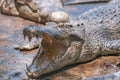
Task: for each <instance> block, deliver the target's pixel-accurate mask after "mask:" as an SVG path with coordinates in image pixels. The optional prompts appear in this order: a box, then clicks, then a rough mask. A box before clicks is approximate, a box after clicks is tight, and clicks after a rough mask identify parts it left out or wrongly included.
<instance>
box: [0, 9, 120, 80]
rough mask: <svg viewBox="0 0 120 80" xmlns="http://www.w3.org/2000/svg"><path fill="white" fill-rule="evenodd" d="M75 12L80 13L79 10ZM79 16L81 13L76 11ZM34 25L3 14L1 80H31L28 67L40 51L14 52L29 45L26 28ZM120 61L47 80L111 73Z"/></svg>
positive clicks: (74, 79) (98, 62)
mask: <svg viewBox="0 0 120 80" xmlns="http://www.w3.org/2000/svg"><path fill="white" fill-rule="evenodd" d="M73 9H74V10H76V11H77V9H76V8H73ZM68 11H69V10H68ZM69 12H71V11H69ZM76 14H78V13H77V12H76V13H75V15H76ZM30 24H35V23H33V22H30V21H26V20H23V19H21V18H18V17H11V16H5V15H1V14H0V80H30V79H28V78H27V76H26V74H25V71H26V64H28V65H29V64H31V61H32V59H33V57H34V56H35V55H36V53H37V49H35V50H32V51H18V50H15V49H14V46H16V45H17V44H19V43H23V42H27V41H24V39H23V35H22V29H23V28H24V27H25V26H26V25H30ZM117 61H118V57H117V56H109V57H100V58H97V59H96V60H94V61H92V62H89V63H86V64H80V65H78V66H77V67H74V68H71V69H68V70H65V71H62V72H60V73H58V74H55V75H53V76H50V77H49V78H47V79H45V80H78V79H81V78H83V79H85V78H88V77H93V76H94V77H95V76H100V75H105V74H110V73H113V72H116V71H118V70H120V68H119V67H114V64H115V63H116V62H117Z"/></svg>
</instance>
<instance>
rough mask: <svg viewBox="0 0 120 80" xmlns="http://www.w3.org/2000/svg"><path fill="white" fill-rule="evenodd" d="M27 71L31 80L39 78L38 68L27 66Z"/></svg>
mask: <svg viewBox="0 0 120 80" xmlns="http://www.w3.org/2000/svg"><path fill="white" fill-rule="evenodd" d="M26 70H27V72H26V75H27V76H28V77H29V78H36V77H37V72H38V71H37V70H38V69H37V68H36V67H34V66H29V67H27V66H26Z"/></svg>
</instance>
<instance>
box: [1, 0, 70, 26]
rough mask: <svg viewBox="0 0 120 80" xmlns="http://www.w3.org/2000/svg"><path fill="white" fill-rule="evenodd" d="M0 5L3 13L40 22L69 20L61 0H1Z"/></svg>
mask: <svg viewBox="0 0 120 80" xmlns="http://www.w3.org/2000/svg"><path fill="white" fill-rule="evenodd" d="M0 7H1V13H3V14H8V15H13V16H19V17H22V18H24V19H28V20H32V21H34V22H38V23H41V24H45V23H46V22H56V23H61V22H67V21H68V20H69V16H68V14H67V13H66V12H65V10H64V8H63V2H62V1H61V0H44V1H43V0H1V1H0Z"/></svg>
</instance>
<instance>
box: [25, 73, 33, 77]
mask: <svg viewBox="0 0 120 80" xmlns="http://www.w3.org/2000/svg"><path fill="white" fill-rule="evenodd" d="M27 75H28V76H29V77H34V76H35V73H34V72H27Z"/></svg>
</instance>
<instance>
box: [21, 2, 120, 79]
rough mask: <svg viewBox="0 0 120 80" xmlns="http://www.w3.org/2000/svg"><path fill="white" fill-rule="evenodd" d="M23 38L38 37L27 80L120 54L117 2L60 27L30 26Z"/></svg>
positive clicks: (118, 9)
mask: <svg viewBox="0 0 120 80" xmlns="http://www.w3.org/2000/svg"><path fill="white" fill-rule="evenodd" d="M23 34H24V36H28V38H29V39H31V38H32V37H37V38H38V37H42V38H43V39H42V41H41V46H40V48H39V51H38V53H37V55H36V57H35V58H34V59H33V62H32V64H31V65H30V66H29V67H27V75H28V76H29V77H30V78H38V77H43V76H44V75H46V74H47V73H51V72H54V71H57V70H59V69H61V68H63V67H65V66H67V65H70V64H75V63H85V62H89V61H91V60H93V59H95V58H96V57H99V56H104V55H119V54H120V1H119V0H115V2H111V3H109V4H108V5H106V6H100V7H98V8H95V9H91V10H89V11H87V12H85V13H84V14H82V15H80V16H79V19H78V20H76V21H73V22H72V21H71V22H70V23H66V24H64V25H62V26H59V27H58V25H57V24H52V25H49V24H48V25H47V26H46V27H37V26H30V27H26V28H25V29H24V30H23Z"/></svg>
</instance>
